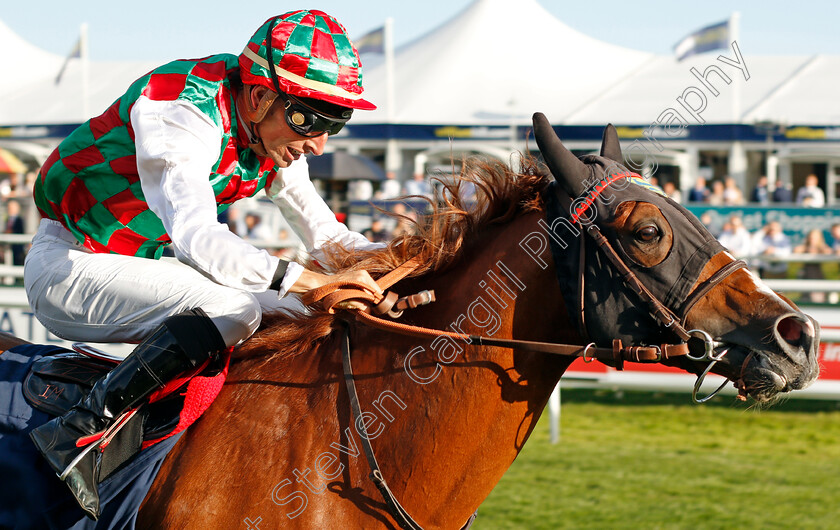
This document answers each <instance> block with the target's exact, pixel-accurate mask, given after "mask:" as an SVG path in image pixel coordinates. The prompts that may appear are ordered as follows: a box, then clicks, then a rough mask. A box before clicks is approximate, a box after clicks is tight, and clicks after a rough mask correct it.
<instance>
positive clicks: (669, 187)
mask: <svg viewBox="0 0 840 530" xmlns="http://www.w3.org/2000/svg"><path fill="white" fill-rule="evenodd" d="M662 191H664V192H665V195H667V196H668V197H670V198H671V200H673V201H674V202H676V203H678V204H679V203H681V202H682V193H681V192H680V190H678V189H677V187H676V186H674V183H673V182H670V181H668V182H666V183H665V184H663V185H662Z"/></svg>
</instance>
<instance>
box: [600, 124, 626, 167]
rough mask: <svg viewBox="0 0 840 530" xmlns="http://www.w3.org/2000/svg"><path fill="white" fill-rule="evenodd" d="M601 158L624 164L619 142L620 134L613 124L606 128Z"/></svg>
mask: <svg viewBox="0 0 840 530" xmlns="http://www.w3.org/2000/svg"><path fill="white" fill-rule="evenodd" d="M601 156H603V157H605V158H609V159H610V160H612V161H613V162H618V163H619V164H623V163H624V157H623V156H622V155H621V144H620V143H619V141H618V132H616V130H615V127H613V124H612V123H610V124H609V125H607V126H606V127H604V136H603V138H601Z"/></svg>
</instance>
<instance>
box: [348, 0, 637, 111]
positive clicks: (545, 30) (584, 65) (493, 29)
mask: <svg viewBox="0 0 840 530" xmlns="http://www.w3.org/2000/svg"><path fill="white" fill-rule="evenodd" d="M584 52H585V53H584ZM652 57H653V56H652V55H651V54H649V53H645V52H639V51H635V50H629V49H626V48H621V47H619V46H614V45H612V44H607V43H605V42H601V41H598V40H596V39H593V38H591V37H588V36H586V35H584V34H582V33H580V32H578V31H575V30H574V29H572V28H570V27H569V26H567V25H565V24H563V23H562V22H560V21H559V20H557V19H556V18H554V16H553V15H551V14H550V13H549V12H548V11H546V10H545V9H543V8H542V7H541V6H540V5H539V4H537V2H536V1H534V0H519V1H517V2H516V3H515V4H514V3H511V2H509V1H507V0H478V1H476V2H474V3H473V4H471V5H470V6H469V7H467V8H466V9H465V10H464V11H462V12H461V13H460V14H459V15H457V16H456V17H455V18H453V19H451V20H450V21H449V22H446V23H445V24H443V25H442V26H440V27H439V28H437V29H435V30H433V31H432V32H430V33H428V34H426V35H425V36H423V37H421V38H419V39H418V40H415V41H414V42H412V43H409V44H407V45H405V46H403V47H402V48H401V49H399V50H398V51H397V53H396V58H395V61H394V63H395V83H394V84H395V94H396V98H395V99H396V111H395V112H394V116H393V117H394V121H395V122H397V123H425V124H429V123H434V124H450V123H452V124H482V123H484V124H490V123H508V122H509V121H510V119H511V118H510V117H511V114H513V115H514V116H520V117H526V118H527V117H530V115H531V113H532V112H533V111H534V110H535V109H540V110H542V111H543V112H545V113H546V114H548V115H554V116H559V115H562V114H566V113H568V110H567V109H573V108H576V107H578V106H580V105H583V104H584V103H585V102H587V101H589V100H590V99H591V98H592V97H593V95H595V94H597V93H600V92H602V91H603V90H604V89H605V88H606V87H608V86H609V85H610V84H611V83H614V82H616V81H618V80H620V79H622V78H623V77H625V76H627V75H630V74H631V73H632V72H633V71H634V70H636V69H637V68H639V67H641V66H642V65H643V64H645V63H647V62H648V61H649V60H650V59H651V58H652ZM385 70H386V68H385V64H384V63H380V64H378V65H376V66H374V67H373V68H372V69H370V71H368V72H366V73H365V78H364V83H365V87H366V88H365V94H366V96H367V98H368V99H370V100H372V101H374V102H376V103H378V104H379V105H380V108H379V109H377V110H376V111H373V112H357V113H355V115H354V117H353V121H354V122H357V123H359V122H361V123H381V122H386V121H388V119H387V118H388V109H387V108H386V104H385V102H386V97H385V91H386V72H385Z"/></svg>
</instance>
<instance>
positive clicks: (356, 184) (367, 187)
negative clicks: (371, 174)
mask: <svg viewBox="0 0 840 530" xmlns="http://www.w3.org/2000/svg"><path fill="white" fill-rule="evenodd" d="M372 198H373V184H371V182H370V181H369V180H364V179H359V180H351V181H350V182H349V183H348V184H347V200H348V201H369V200H371V199H372Z"/></svg>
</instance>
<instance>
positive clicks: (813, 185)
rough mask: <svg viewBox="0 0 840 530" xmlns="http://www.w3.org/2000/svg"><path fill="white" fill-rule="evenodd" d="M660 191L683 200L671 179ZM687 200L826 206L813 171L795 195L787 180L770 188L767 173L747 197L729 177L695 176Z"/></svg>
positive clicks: (734, 204) (733, 203) (822, 192)
mask: <svg viewBox="0 0 840 530" xmlns="http://www.w3.org/2000/svg"><path fill="white" fill-rule="evenodd" d="M654 184H655V182H654ZM662 190H663V191H664V192H665V194H666V195H668V196H669V197H671V198H672V199H674V200H675V201H677V202H683V201H682V193H681V192H680V190H678V189H677V188H676V186H674V184H673V183H672V182H665V183H664V184H663V185H662ZM686 200H687V202H690V203H705V204H708V205H710V206H741V205H744V204H746V203H748V202H749V203H753V204H757V205H763V206H767V205H769V204H771V203H788V204H790V203H795V204H797V205H799V206H804V207H807V208H822V207H824V206H825V192H824V191H823V190H822V188H820V186H819V179H818V178H817V176H816V175H813V174H812V175H808V176H807V177H805V185H804V186H802V187H800V188H799V189H798V190H797V191H796V197H794V196H793V190H792V189H791V185H790V184H789V183H786V182H781V181H778V182H776V183H775V185H774V186H773V188H772V189H771V187H770V182H769V180H768V179H767V176H766V175H762V176H760V177H758V180H757V181H756V185H755V187H754V188H753V189H752V191H751V192H750V194H749V196H746V195H745V194H744V192H743V191H742V190H741V188H740V187H739V186H738V183H737V182H736V181H735V179H734V178H732V177H728V176H727V177H724V178H722V179H713V180H712V181H711V182H708V181H706V179H705V178H703V177H698V178H697V180H696V181H694V186H693V187H692V188H691V189H690V190H689V191H688V193H687V197H686Z"/></svg>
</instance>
